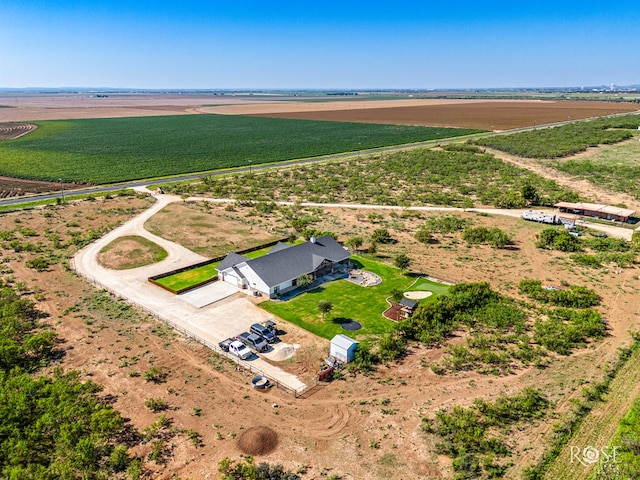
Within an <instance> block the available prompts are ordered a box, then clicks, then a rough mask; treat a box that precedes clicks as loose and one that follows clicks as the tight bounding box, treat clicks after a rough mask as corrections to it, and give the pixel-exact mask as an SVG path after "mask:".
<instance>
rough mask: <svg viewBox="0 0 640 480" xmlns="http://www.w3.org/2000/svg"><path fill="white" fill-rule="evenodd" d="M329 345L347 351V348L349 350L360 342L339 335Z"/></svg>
mask: <svg viewBox="0 0 640 480" xmlns="http://www.w3.org/2000/svg"><path fill="white" fill-rule="evenodd" d="M331 343H332V344H333V345H335V346H336V347H340V348H344V349H345V350H349V348H351V347H352V346H353V345H357V344H358V343H360V342H358V341H357V340H354V339H353V338H350V337H347V336H346V335H343V334H342V333H340V334H338V335H336V336H335V337H333V338H332V339H331Z"/></svg>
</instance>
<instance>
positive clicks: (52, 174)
mask: <svg viewBox="0 0 640 480" xmlns="http://www.w3.org/2000/svg"><path fill="white" fill-rule="evenodd" d="M33 123H35V124H37V125H38V128H37V129H36V130H35V131H33V132H31V133H30V134H28V135H25V136H23V137H20V138H17V139H15V140H5V141H2V142H0V175H7V176H14V177H22V178H35V179H43V180H58V179H60V178H62V179H63V180H66V181H72V182H79V183H93V184H104V183H113V182H121V181H127V180H137V179H143V178H152V177H162V176H168V175H178V174H182V173H192V172H203V171H209V170H214V169H221V168H229V167H237V166H246V165H248V164H249V162H251V163H253V164H254V165H255V164H260V163H272V162H279V161H284V160H291V159H297V158H306V157H315V156H321V155H327V154H332V153H343V152H351V151H357V150H364V149H369V148H375V147H382V146H388V145H400V144H405V143H413V142H419V141H425V140H434V139H440V138H448V137H455V136H460V135H466V134H471V133H475V132H477V131H476V130H464V129H455V128H429V127H407V126H398V125H373V124H364V123H342V122H323V121H310V120H290V119H278V118H261V117H242V116H231V115H180V116H166V117H134V118H106V119H83V120H55V121H42V122H33Z"/></svg>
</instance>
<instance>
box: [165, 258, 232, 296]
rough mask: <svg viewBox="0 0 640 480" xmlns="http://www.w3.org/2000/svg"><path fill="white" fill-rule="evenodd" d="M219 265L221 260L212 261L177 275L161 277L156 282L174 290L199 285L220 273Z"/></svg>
mask: <svg viewBox="0 0 640 480" xmlns="http://www.w3.org/2000/svg"><path fill="white" fill-rule="evenodd" d="M218 265H220V262H214V263H210V264H208V265H203V266H201V267H197V268H192V269H190V270H185V271H184V272H180V273H176V274H175V275H170V276H168V277H163V278H159V279H157V280H156V282H158V283H159V284H161V285H164V286H165V287H167V288H170V289H171V290H174V291H177V290H182V289H183V288H187V287H190V286H192V285H197V284H198V283H201V282H204V281H206V280H209V279H211V278H213V277H214V276H215V275H217V274H218V272H217V270H216V268H217V267H218Z"/></svg>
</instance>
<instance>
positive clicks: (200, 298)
mask: <svg viewBox="0 0 640 480" xmlns="http://www.w3.org/2000/svg"><path fill="white" fill-rule="evenodd" d="M235 293H238V288H237V287H234V286H233V285H231V284H229V283H225V282H218V281H216V282H212V283H209V284H207V285H204V286H202V287H199V288H194V289H193V290H189V291H188V292H184V293H181V294H180V295H178V298H180V299H182V300H184V301H185V302H187V303H190V304H191V305H194V306H196V307H198V308H202V307H206V306H207V305H211V304H212V303H215V302H218V301H220V300H223V299H225V298H227V297H230V296H231V295H233V294H235Z"/></svg>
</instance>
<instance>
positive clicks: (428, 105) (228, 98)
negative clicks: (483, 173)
mask: <svg viewBox="0 0 640 480" xmlns="http://www.w3.org/2000/svg"><path fill="white" fill-rule="evenodd" d="M0 106H3V107H5V108H0V122H25V121H37V120H58V119H76V118H118V117H141V116H159V115H190V114H197V113H217V114H226V115H262V116H275V117H284V118H304V119H311V120H334V121H344V122H365V123H388V124H399V125H427V126H446V127H461V128H480V129H486V130H504V129H508V128H516V127H522V126H530V125H542V124H544V123H551V122H560V121H566V120H570V119H576V118H589V117H594V116H602V115H609V114H612V113H623V112H633V111H637V110H638V105H637V104H633V103H614V102H596V101H594V102H590V101H589V102H587V101H551V100H480V99H477V100H446V99H425V98H421V99H418V98H416V99H398V100H357V101H349V100H343V99H341V100H338V101H322V102H318V101H315V102H305V101H300V99H296V100H295V101H294V100H293V99H291V98H289V97H278V96H273V97H265V96H256V97H252V96H232V95H212V94H202V95H195V94H185V95H173V94H163V95H161V94H155V95H151V94H150V95H140V94H132V95H122V94H113V95H111V94H108V95H107V96H106V97H102V96H100V97H98V96H97V95H90V94H75V95H72V94H50V95H44V94H42V95H1V96H0Z"/></svg>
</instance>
